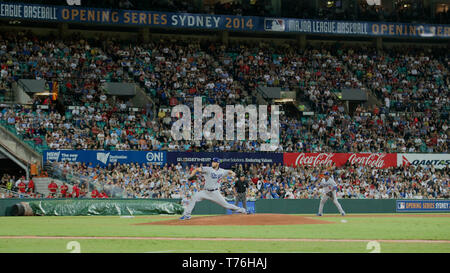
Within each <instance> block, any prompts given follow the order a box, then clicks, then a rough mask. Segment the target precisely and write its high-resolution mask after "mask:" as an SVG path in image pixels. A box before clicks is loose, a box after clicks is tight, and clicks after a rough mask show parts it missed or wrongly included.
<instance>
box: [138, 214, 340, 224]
mask: <svg viewBox="0 0 450 273" xmlns="http://www.w3.org/2000/svg"><path fill="white" fill-rule="evenodd" d="M310 224H335V222H330V221H324V220H319V219H312V218H309V217H306V216H298V215H289V214H249V215H245V214H232V215H219V216H202V217H192V218H191V220H185V221H181V220H178V219H176V220H167V221H157V222H151V223H143V224H136V225H169V226H171V225H175V226H277V225H310Z"/></svg>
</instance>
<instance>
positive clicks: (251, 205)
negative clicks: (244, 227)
mask: <svg viewBox="0 0 450 273" xmlns="http://www.w3.org/2000/svg"><path fill="white" fill-rule="evenodd" d="M228 203H229V204H232V205H234V204H235V202H234V201H228ZM245 204H246V205H247V212H249V213H256V210H255V201H246V202H245ZM238 207H240V208H243V205H242V202H239V203H238ZM227 214H233V211H232V210H231V209H227Z"/></svg>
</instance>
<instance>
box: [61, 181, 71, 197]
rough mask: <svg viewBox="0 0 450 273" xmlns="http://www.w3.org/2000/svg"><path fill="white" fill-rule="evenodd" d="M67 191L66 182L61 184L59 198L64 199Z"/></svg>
mask: <svg viewBox="0 0 450 273" xmlns="http://www.w3.org/2000/svg"><path fill="white" fill-rule="evenodd" d="M68 191H69V186H67V184H66V182H63V184H62V185H61V187H60V193H61V197H62V198H65V197H66V196H67V192H68Z"/></svg>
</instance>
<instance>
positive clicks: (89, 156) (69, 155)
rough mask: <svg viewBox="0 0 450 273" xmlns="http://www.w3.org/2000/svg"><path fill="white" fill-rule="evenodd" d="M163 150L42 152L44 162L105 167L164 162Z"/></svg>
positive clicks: (165, 156) (159, 163) (164, 153)
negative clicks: (116, 164) (76, 163)
mask: <svg viewBox="0 0 450 273" xmlns="http://www.w3.org/2000/svg"><path fill="white" fill-rule="evenodd" d="M166 158H167V155H166V152H165V151H99V150H47V151H44V152H43V159H44V162H81V163H86V164H92V165H93V166H100V167H105V166H108V165H109V164H114V163H120V164H129V163H139V164H146V163H152V164H157V165H163V164H165V163H166Z"/></svg>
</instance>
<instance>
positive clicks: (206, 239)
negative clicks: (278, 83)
mask: <svg viewBox="0 0 450 273" xmlns="http://www.w3.org/2000/svg"><path fill="white" fill-rule="evenodd" d="M0 239H70V240H76V239H80V240H81V239H85V240H167V241H261V242H264V241H286V242H370V241H378V242H383V243H443V244H450V240H376V239H306V238H305V239H303V238H292V239H281V238H274V239H270V238H200V237H196V238H186V237H123V236H118V237H115V236H114V237H112V236H105V237H94V236H0Z"/></svg>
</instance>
